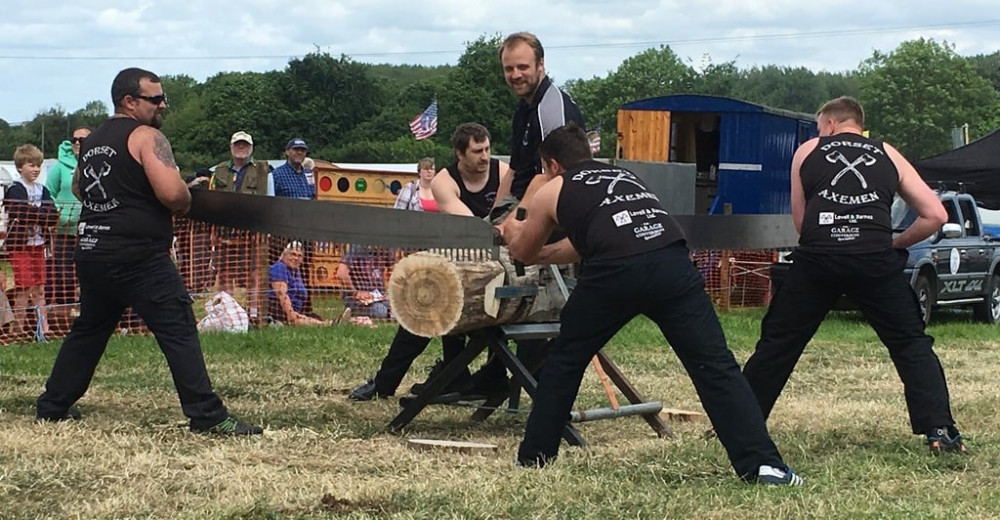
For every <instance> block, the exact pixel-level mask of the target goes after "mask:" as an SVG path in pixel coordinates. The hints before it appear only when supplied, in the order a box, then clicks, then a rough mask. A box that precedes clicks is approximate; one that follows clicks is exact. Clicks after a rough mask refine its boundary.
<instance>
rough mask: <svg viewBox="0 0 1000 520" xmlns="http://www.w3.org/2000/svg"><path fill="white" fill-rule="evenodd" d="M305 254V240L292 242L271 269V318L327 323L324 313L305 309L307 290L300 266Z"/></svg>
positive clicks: (307, 323) (269, 302)
mask: <svg viewBox="0 0 1000 520" xmlns="http://www.w3.org/2000/svg"><path fill="white" fill-rule="evenodd" d="M304 256H305V248H304V247H303V246H302V242H289V243H288V245H287V246H286V247H285V250H284V252H282V253H281V258H280V259H278V261H277V262H275V263H274V265H272V266H271V268H270V269H268V276H269V278H270V281H271V290H270V291H268V293H267V297H268V306H269V308H270V313H271V318H273V319H274V320H276V321H278V322H281V323H286V324H288V325H327V324H329V322H328V321H326V320H324V319H323V318H322V317H320V316H318V315H316V314H313V313H307V312H305V311H304V305H305V301H306V296H307V294H308V292H307V291H306V285H305V283H303V281H302V272H301V269H300V267H301V265H302V258H303V257H304Z"/></svg>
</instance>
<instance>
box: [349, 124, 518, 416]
mask: <svg viewBox="0 0 1000 520" xmlns="http://www.w3.org/2000/svg"><path fill="white" fill-rule="evenodd" d="M452 144H453V146H454V148H455V162H453V163H451V164H450V165H449V166H447V167H445V168H442V169H441V171H440V172H438V174H437V175H436V176H435V177H434V180H433V181H432V182H431V189H432V190H433V191H434V200H436V201H437V204H438V210H439V211H440V212H441V213H450V214H452V215H467V216H473V217H478V218H483V217H486V216H487V215H488V214H489V212H490V209H492V207H493V204H494V202H495V201H496V194H497V189H498V188H499V186H500V184H501V181H502V180H503V179H504V178H505V177H506V176H507V175H508V174H509V168H508V166H507V163H505V162H503V161H498V160H496V159H491V158H490V133H489V131H488V130H487V129H486V128H485V127H484V126H482V125H479V124H476V123H464V124H461V125H459V126H458V128H457V129H456V130H455V133H454V134H452ZM465 339H466V338H465V335H457V336H445V337H443V338H441V344H442V348H443V350H444V359H443V360H441V361H440V362H439V363H438V364H436V365H435V368H434V370H432V373H431V376H429V377H428V379H429V378H430V377H433V375H435V371H436V370H439V369H440V368H443V367H444V366H445V365H446V364H447V363H448V362H449V361H451V360H452V359H454V358H455V357H457V356H458V354H460V353H461V352H462V349H464V348H465ZM428 344H430V338H423V337H420V336H417V335H415V334H412V333H410V332H409V331H407V330H406V329H404V328H403V327H399V328H398V329H397V330H396V336H395V337H394V338H393V340H392V344H391V345H390V346H389V352H388V353H387V354H386V356H385V358H384V359H383V360H382V363H381V366H380V367H379V370H378V372H377V373H376V374H375V377H374V378H372V379H370V380H368V382H366V383H363V384H361V385H359V386H358V387H356V388H354V390H352V391H351V393H350V395H348V398H349V399H351V400H354V401H370V400H372V399H375V398H378V397H388V396H391V395H394V394H395V392H396V389H397V388H398V387H399V384H400V382H402V380H403V376H405V375H406V371H407V370H409V369H410V366H411V365H412V364H413V361H414V360H416V359H417V356H419V355H420V354H421V353H423V351H424V350H425V349H426V348H427V345H428ZM506 374H507V372H506V368H505V367H504V365H503V363H502V362H500V360H498V359H493V358H491V359H490V361H488V362H487V363H486V364H485V365H484V366H483V367H482V368H481V369H480V370H479V371H478V372H477V373H476V374H469V373H468V371H466V372H465V373H464V374H462V375H460V376H459V377H457V378H456V379H455V380H454V381H452V383H451V384H450V385H449V386H448V387H447V388H445V390H444V391H443V392H442V394H441V395H440V396H438V399H437V401H438V402H441V401H449V400H451V401H454V400H458V399H469V398H470V397H471V396H472V395H475V396H488V395H489V394H492V393H496V392H506V391H507V389H508V383H507V378H506ZM422 388H423V384H422V383H418V384H416V385H413V387H411V388H410V391H411V392H413V393H420V390H422Z"/></svg>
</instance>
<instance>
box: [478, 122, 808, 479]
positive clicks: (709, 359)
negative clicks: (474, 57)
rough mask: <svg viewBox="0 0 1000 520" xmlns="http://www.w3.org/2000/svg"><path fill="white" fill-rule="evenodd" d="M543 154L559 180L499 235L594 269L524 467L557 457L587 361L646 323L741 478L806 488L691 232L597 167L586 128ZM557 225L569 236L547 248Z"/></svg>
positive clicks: (545, 257) (586, 276)
mask: <svg viewBox="0 0 1000 520" xmlns="http://www.w3.org/2000/svg"><path fill="white" fill-rule="evenodd" d="M540 152H541V157H542V165H543V167H544V169H545V175H546V177H548V178H549V179H550V180H549V181H548V182H547V183H545V184H544V185H543V186H542V187H541V188H540V189H539V190H538V191H537V193H536V194H535V196H534V198H533V200H531V201H530V202H529V203H528V208H527V209H526V211H527V218H526V219H525V220H524V221H516V220H508V221H506V222H505V223H504V224H502V225H500V226H498V227H499V228H500V232H501V233H502V234H503V236H504V238H505V239H506V240H507V243H508V246H509V247H510V253H511V256H512V257H514V258H517V259H520V260H521V261H523V262H525V263H567V262H573V261H576V260H579V259H581V258H582V259H583V263H582V268H581V271H580V275H579V277H578V278H577V284H576V287H575V289H574V290H573V293H572V294H571V295H570V298H569V301H567V302H566V306H565V307H563V310H562V314H561V316H560V321H561V330H560V334H559V337H558V338H556V340H555V343H554V344H553V346H552V347H551V349H550V351H549V354H548V358H547V359H546V361H545V365H544V366H543V368H542V372H541V374H540V376H539V381H538V391H537V392H536V394H535V395H536V397H535V401H534V405H533V406H532V409H531V415H530V416H529V417H528V424H527V427H526V429H525V432H524V440H523V441H522V442H521V446H520V448H519V449H518V454H517V462H518V464H520V465H522V466H528V467H536V466H537V467H541V466H544V465H545V464H547V463H548V462H549V461H551V460H552V459H554V458H555V457H556V455H557V454H558V452H559V442H560V437H561V435H560V434H561V431H562V429H563V427H564V426H565V424H566V422H567V420H568V418H569V415H570V409H571V408H572V406H573V402H574V401H575V400H576V396H577V393H578V392H579V389H580V382H581V380H582V379H583V373H584V371H585V370H586V368H587V365H588V363H589V362H590V360H591V359H592V358H593V357H594V355H596V354H597V352H598V351H599V350H601V348H603V347H604V345H605V344H606V343H607V342H608V341H609V340H610V339H611V338H612V337H613V336H614V335H615V334H616V333H617V332H618V331H619V330H620V329H621V328H622V327H624V326H625V325H626V324H627V323H628V322H629V321H631V320H632V318H634V317H636V316H637V315H639V314H643V315H645V316H647V317H649V318H650V319H651V320H653V321H654V322H656V324H657V325H658V326H659V327H660V330H662V331H663V334H664V337H665V338H666V339H667V341H669V343H670V346H671V347H672V348H673V349H674V352H675V353H676V354H677V357H678V358H680V361H681V363H682V364H683V365H684V368H685V369H686V370H687V372H688V375H689V376H690V377H691V381H692V382H693V383H694V387H695V390H696V391H697V392H698V396H699V397H700V398H701V402H702V405H703V406H704V408H705V411H706V412H707V413H708V416H709V418H710V419H711V420H712V424H713V426H714V427H715V431H716V433H717V434H718V437H719V440H720V441H721V442H722V444H723V446H724V447H725V449H726V452H727V453H728V455H729V460H730V462H731V463H732V466H733V469H735V470H736V473H737V475H739V476H740V477H741V478H743V479H745V480H747V481H756V482H758V483H762V484H786V485H787V484H791V485H799V484H802V482H803V481H802V478H801V477H799V476H798V475H796V474H795V473H793V472H792V471H791V470H790V469H789V468H788V467H787V466H786V465H785V463H784V462H783V461H782V459H781V455H780V454H779V453H778V449H777V447H775V445H774V443H773V442H772V441H771V438H770V436H769V435H768V433H767V428H766V426H765V424H764V418H763V416H762V415H761V413H760V409H759V407H758V406H756V403H755V402H754V398H753V393H752V392H751V391H750V387H749V386H748V385H747V382H746V380H745V379H744V378H743V377H742V375H741V374H740V368H739V365H737V363H736V359H735V358H734V357H733V354H732V352H730V351H729V349H728V348H727V346H726V338H725V336H724V335H723V333H722V327H721V326H720V325H719V321H718V317H717V316H716V314H715V310H714V309H713V308H712V302H711V300H709V298H708V295H707V294H706V293H705V289H704V281H703V280H702V277H701V274H700V273H699V272H698V270H697V269H695V268H694V266H693V265H692V263H691V259H690V255H689V252H688V249H687V247H686V246H685V240H684V234H683V232H682V231H681V229H680V227H679V226H678V225H677V223H676V222H675V221H674V220H673V218H672V217H670V216H669V215H668V214H667V212H666V211H665V210H664V209H663V208H662V207H661V206H660V203H659V200H658V199H657V197H656V195H654V194H653V193H651V192H650V191H649V190H648V189H647V188H646V186H645V184H644V183H643V182H642V181H641V180H640V179H639V178H638V177H636V176H635V175H634V174H633V173H632V172H630V171H628V170H625V169H623V168H619V167H615V166H610V165H607V164H603V163H599V162H596V161H594V160H592V159H591V156H590V144H589V142H588V141H587V137H586V135H585V134H584V131H583V129H581V128H579V127H577V126H572V125H568V126H564V127H561V128H558V129H556V130H553V131H552V132H551V133H550V134H549V136H548V137H547V138H546V139H545V140H544V141H542V145H541V148H540ZM557 224H558V225H559V226H561V227H562V228H564V229H565V230H566V233H567V235H568V238H566V239H563V240H561V241H559V242H557V243H554V244H551V245H543V244H545V242H546V239H547V238H548V237H549V234H550V233H551V232H552V229H553V228H555V226H556V225H557Z"/></svg>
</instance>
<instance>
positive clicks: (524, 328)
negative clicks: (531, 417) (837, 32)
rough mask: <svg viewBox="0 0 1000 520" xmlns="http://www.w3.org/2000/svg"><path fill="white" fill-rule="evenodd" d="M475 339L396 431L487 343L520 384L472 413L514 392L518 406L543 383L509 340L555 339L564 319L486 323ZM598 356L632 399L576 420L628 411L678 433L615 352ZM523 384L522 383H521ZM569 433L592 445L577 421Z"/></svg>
mask: <svg viewBox="0 0 1000 520" xmlns="http://www.w3.org/2000/svg"><path fill="white" fill-rule="evenodd" d="M468 335H469V342H468V345H466V347H465V349H464V350H463V351H462V353H461V354H459V356H458V357H457V358H455V359H454V360H452V361H451V362H450V363H448V364H447V365H446V366H445V367H444V369H443V370H441V372H440V373H439V374H438V375H437V376H435V377H434V378H433V379H431V380H429V381H428V382H427V387H426V388H425V389H424V390H423V391H422V392H421V393H420V394H418V395H416V396H414V397H413V399H412V400H409V402H408V403H407V404H406V406H404V407H403V409H402V411H400V412H399V414H398V415H396V417H395V418H394V419H393V420H392V422H390V423H389V429H390V430H392V431H400V430H402V429H403V428H405V427H406V425H408V424H410V422H411V421H412V420H413V419H414V418H415V417H416V416H417V414H419V413H420V412H421V411H423V409H424V408H425V407H427V405H428V404H429V403H430V401H431V399H433V398H434V396H437V395H438V394H439V393H440V392H441V390H443V389H444V388H445V387H447V385H448V383H450V382H451V381H452V380H454V379H455V377H457V376H458V374H459V373H461V372H462V371H463V370H464V369H465V368H466V367H468V366H469V365H470V364H471V363H472V361H473V360H474V359H476V357H477V356H478V355H479V354H480V353H481V352H482V351H484V350H486V349H487V348H488V349H490V351H491V352H492V353H493V355H495V356H499V357H500V359H501V360H502V361H503V364H504V365H506V367H507V369H508V370H509V371H510V372H511V374H513V376H514V387H515V390H514V391H512V392H511V395H510V396H498V397H494V398H492V399H488V400H487V401H486V402H485V403H484V404H483V406H482V407H480V408H479V409H478V410H476V412H475V413H474V414H473V416H472V419H473V420H476V421H482V420H484V419H486V418H487V417H489V416H490V415H491V414H492V413H493V411H494V410H496V409H497V408H498V407H499V406H500V405H501V404H503V402H504V401H506V400H507V399H510V398H512V397H513V399H512V400H513V401H515V402H514V403H512V405H511V408H512V409H516V407H517V404H516V401H517V399H516V397H514V396H517V395H519V394H520V389H519V388H523V389H524V390H525V391H526V392H527V393H528V395H529V396H531V397H532V398H534V396H535V392H536V391H537V389H538V383H537V382H536V381H535V378H534V377H533V376H532V375H531V371H530V370H529V369H528V368H527V367H525V366H524V364H523V363H522V362H521V360H520V359H519V358H518V356H517V355H515V354H514V352H512V351H511V350H510V348H509V347H508V346H507V341H508V340H513V341H517V340H528V339H552V338H554V337H556V336H558V335H559V324H558V323H524V324H513V325H502V326H500V327H491V328H487V329H480V330H476V331H472V332H470V333H469V334H468ZM597 355H598V359H599V360H600V362H601V364H602V365H603V367H604V370H605V371H606V372H607V374H608V378H609V379H611V381H612V382H613V383H614V384H615V386H617V387H618V389H619V391H621V392H622V394H623V395H624V396H625V398H626V399H628V400H629V402H630V403H632V405H630V406H626V407H622V408H620V409H618V410H614V411H604V410H603V409H602V410H596V411H591V413H589V415H588V412H581V413H575V414H574V418H575V420H574V422H584V421H587V420H595V419H602V418H611V417H622V416H626V415H641V416H642V418H643V419H645V420H646V422H647V423H649V425H650V427H651V428H653V431H655V432H656V434H657V436H659V437H666V438H673V431H672V430H671V429H670V427H669V426H667V424H666V423H665V422H663V419H662V418H660V415H659V411H660V408H661V405H659V403H650V402H648V401H646V399H645V398H644V397H643V396H642V394H640V393H639V391H638V390H636V388H635V387H634V386H633V385H632V383H630V382H629V380H628V379H627V378H626V377H625V375H624V374H623V373H622V371H621V369H620V368H618V365H616V364H615V363H614V362H613V361H611V358H609V357H608V355H607V354H605V353H604V351H603V350H602V351H600V352H599V353H598V354H597ZM518 387H519V388H518ZM593 412H604V413H593ZM562 436H563V439H565V440H566V442H567V443H569V444H570V445H572V446H586V444H587V443H586V442H585V441H584V440H583V437H582V436H581V435H580V432H579V431H578V430H577V429H576V428H574V427H573V426H572V425H571V424H569V423H567V424H566V426H565V427H564V428H563V434H562Z"/></svg>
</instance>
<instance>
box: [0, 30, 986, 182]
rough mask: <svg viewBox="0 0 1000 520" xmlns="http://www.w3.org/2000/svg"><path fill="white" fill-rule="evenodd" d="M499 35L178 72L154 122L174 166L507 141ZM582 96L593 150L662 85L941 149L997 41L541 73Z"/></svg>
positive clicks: (914, 152)
mask: <svg viewBox="0 0 1000 520" xmlns="http://www.w3.org/2000/svg"><path fill="white" fill-rule="evenodd" d="M499 44H500V36H499V35H493V36H489V35H483V36H480V37H479V38H478V39H476V40H475V41H472V42H469V43H468V44H467V45H466V48H465V51H464V52H463V53H462V55H461V56H460V57H459V59H458V62H457V63H456V64H455V65H446V66H436V67H425V66H415V65H402V66H395V65H372V64H367V63H360V62H356V61H354V60H352V59H350V58H348V57H346V56H339V57H335V56H331V55H329V54H326V53H321V52H316V53H312V54H308V55H306V56H304V57H302V58H296V59H292V60H290V61H289V62H288V64H287V66H286V67H285V68H284V70H275V71H268V72H220V73H218V74H216V75H214V76H212V77H210V78H208V79H206V80H205V81H204V82H198V81H196V80H195V79H193V78H191V77H190V76H186V75H170V76H164V77H163V78H162V82H163V89H164V92H166V93H167V95H168V97H169V108H168V110H167V111H166V113H165V116H164V126H163V131H164V133H166V135H167V136H168V137H169V138H170V140H171V143H172V144H173V146H174V153H175V155H176V158H177V161H178V164H179V165H180V166H181V167H182V169H184V170H185V171H191V170H194V169H196V168H199V167H203V166H211V165H213V164H216V163H218V162H220V161H222V160H225V159H226V158H228V137H229V136H230V135H231V134H232V133H233V132H235V131H237V130H245V131H247V132H250V133H251V134H253V136H254V144H255V155H256V156H257V157H258V158H277V157H281V156H282V155H283V147H284V144H285V142H287V141H288V140H289V139H290V138H292V137H302V138H304V139H305V140H306V142H307V143H308V144H309V146H310V155H311V156H313V157H316V158H320V159H325V160H330V161H333V162H415V161H416V160H418V159H420V158H421V157H425V156H431V157H435V158H436V159H437V160H438V164H439V165H442V164H445V163H447V162H450V161H451V160H452V157H453V154H452V152H451V143H450V137H451V129H453V128H455V127H456V126H457V125H458V124H460V123H463V122H466V121H476V122H478V123H481V124H483V125H484V126H486V127H487V128H488V129H489V130H490V132H491V133H492V135H493V141H492V144H493V152H494V154H498V155H505V154H508V153H509V151H510V142H509V140H510V125H511V116H512V114H513V111H514V107H515V105H516V104H517V98H516V97H515V96H514V95H513V94H512V93H511V92H510V90H509V89H508V88H507V86H506V84H505V83H504V79H503V73H502V70H501V65H500V58H499V53H498V49H499ZM552 79H553V81H555V82H556V83H557V84H562V85H564V88H565V89H566V91H567V92H569V93H570V95H572V96H573V98H574V99H575V100H576V102H577V103H578V104H579V105H580V108H581V110H582V111H583V113H584V116H585V117H586V119H587V124H588V127H589V128H598V129H600V130H601V132H602V134H603V136H604V139H603V140H602V149H601V155H603V156H613V154H614V146H615V138H614V136H615V133H616V129H617V111H618V109H619V108H620V107H621V106H622V105H623V104H624V103H627V102H630V101H635V100H639V99H644V98H649V97H655V96H663V95H669V94H682V93H689V94H708V95H717V96H726V97H732V98H736V99H741V100H744V101H749V102H752V103H758V104H762V105H766V106H770V107H774V108H782V109H786V110H793V111H798V112H805V113H809V114H811V113H814V112H815V110H816V109H817V108H818V107H819V105H820V104H821V103H823V102H824V101H826V100H828V99H831V98H833V97H836V96H840V95H850V96H854V97H856V98H858V99H859V100H860V101H861V102H862V104H863V105H864V106H865V109H866V112H867V121H866V125H865V126H866V127H867V129H869V130H870V131H871V133H872V135H873V136H875V137H877V138H881V139H884V140H887V141H890V142H892V143H894V144H895V145H896V146H897V147H898V148H899V149H900V150H901V151H902V152H903V153H904V154H906V155H907V156H908V157H910V158H911V159H918V158H922V157H927V156H930V155H934V154H937V153H941V152H944V151H947V150H948V149H950V148H951V146H952V144H951V143H952V141H951V129H952V128H954V127H958V126H962V125H965V124H968V125H969V133H970V136H971V138H972V139H975V138H978V137H981V136H983V135H986V134H987V133H989V132H991V131H993V130H994V129H996V128H997V127H1000V51H998V52H995V53H993V54H989V55H977V56H968V57H964V56H960V55H958V54H957V53H956V52H955V50H954V47H953V46H952V45H949V44H948V43H946V42H944V43H941V42H937V41H934V40H930V39H916V40H910V41H907V42H904V43H902V44H900V45H899V46H898V47H897V48H896V49H894V50H893V51H891V52H880V51H874V52H873V53H872V55H871V56H870V57H869V58H867V59H866V60H864V61H863V62H862V63H861V64H859V66H858V67H857V69H856V70H853V71H847V72H836V73H831V72H813V71H811V70H808V69H806V68H802V67H784V66H777V65H765V66H753V67H749V68H740V67H737V66H736V65H735V63H734V62H723V63H712V62H711V60H710V58H709V57H705V58H703V59H702V60H701V63H691V62H690V60H688V62H685V60H683V59H681V58H680V57H679V56H678V55H677V54H676V53H675V52H674V51H673V50H672V49H671V48H670V47H668V46H661V47H659V48H653V49H648V50H645V51H642V52H640V53H638V54H636V55H634V56H632V57H630V58H628V59H626V60H625V61H623V62H622V63H621V64H620V65H619V66H618V67H617V68H616V69H615V70H614V71H611V72H609V73H608V74H607V75H605V76H603V77H597V76H595V77H592V78H590V79H563V78H552ZM434 100H437V102H438V107H439V112H438V117H439V119H438V134H437V135H436V136H434V137H432V138H430V139H427V140H423V141H417V140H415V139H414V138H413V136H412V135H411V134H410V132H409V127H408V121H409V120H410V119H412V118H413V117H414V116H415V115H416V114H418V113H420V112H421V111H422V110H424V109H425V108H426V107H427V106H428V105H429V104H430V103H431V102H432V101H434ZM107 114H108V105H107V104H105V102H103V101H92V102H90V103H88V104H87V106H86V107H84V108H83V109H80V110H77V111H75V112H72V113H69V112H66V111H64V110H63V109H62V108H58V107H57V108H51V109H49V110H46V111H44V112H42V113H39V114H37V115H36V116H35V118H34V119H32V120H31V121H29V122H26V123H24V124H21V125H14V126H12V125H10V124H8V123H7V122H5V121H3V120H0V157H4V158H5V159H9V158H10V156H11V155H12V153H13V150H14V148H15V147H16V146H17V145H19V144H21V143H25V142H30V143H34V144H37V145H40V146H41V147H42V148H43V150H44V151H45V153H46V156H47V157H51V156H53V155H54V153H55V150H56V148H57V147H58V145H59V143H60V142H61V141H63V140H64V139H66V138H68V136H69V135H70V132H71V131H72V129H73V128H75V127H77V126H91V127H96V126H98V125H99V124H100V123H101V122H102V121H103V120H104V119H105V118H106V117H107Z"/></svg>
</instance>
